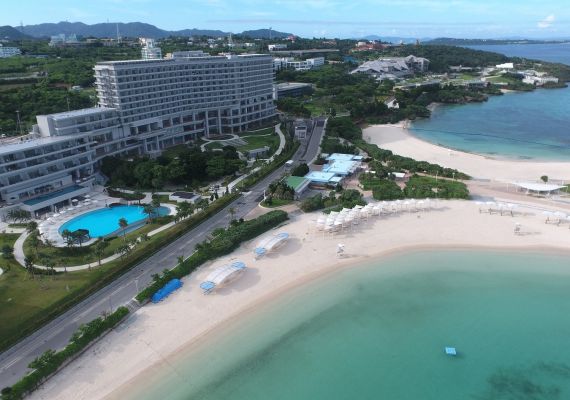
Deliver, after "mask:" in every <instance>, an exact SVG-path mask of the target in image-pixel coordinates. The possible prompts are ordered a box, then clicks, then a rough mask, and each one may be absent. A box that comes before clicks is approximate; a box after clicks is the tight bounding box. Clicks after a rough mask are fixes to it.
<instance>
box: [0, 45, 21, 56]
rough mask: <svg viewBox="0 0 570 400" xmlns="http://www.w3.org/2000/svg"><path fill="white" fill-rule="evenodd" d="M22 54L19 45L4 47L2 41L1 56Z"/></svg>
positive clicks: (0, 46)
mask: <svg viewBox="0 0 570 400" xmlns="http://www.w3.org/2000/svg"><path fill="white" fill-rule="evenodd" d="M20 54H22V52H21V51H20V49H19V48H17V47H4V46H3V45H2V43H0V58H8V57H14V56H19V55H20Z"/></svg>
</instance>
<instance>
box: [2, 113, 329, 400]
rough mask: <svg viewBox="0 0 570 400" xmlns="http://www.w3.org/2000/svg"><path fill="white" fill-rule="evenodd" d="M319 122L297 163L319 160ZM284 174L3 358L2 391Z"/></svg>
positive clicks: (243, 210) (247, 207)
mask: <svg viewBox="0 0 570 400" xmlns="http://www.w3.org/2000/svg"><path fill="white" fill-rule="evenodd" d="M317 121H322V122H321V123H319V122H317V123H316V127H315V129H314V130H313V131H312V132H311V134H310V135H309V136H308V137H307V138H306V139H304V140H303V141H301V146H300V147H299V149H298V150H297V152H296V153H295V155H294V156H293V160H295V161H298V160H301V159H311V158H313V157H315V156H316V155H317V152H318V150H319V143H320V141H321V138H322V136H323V134H324V118H321V119H318V120H317ZM313 153H314V154H313ZM284 172H285V167H280V168H278V169H276V170H275V171H274V172H272V173H271V174H269V175H268V176H267V177H265V178H264V179H263V180H261V181H260V182H259V183H257V184H256V185H254V186H253V187H252V188H251V189H250V191H249V192H247V193H244V194H243V195H242V196H240V197H239V198H238V199H237V200H236V201H234V202H232V203H230V204H228V206H227V207H226V208H225V209H224V210H222V211H220V212H219V213H218V214H216V215H214V216H213V217H211V218H209V219H208V220H206V221H204V222H203V223H201V224H200V225H198V226H197V227H196V228H194V229H192V230H191V231H189V232H188V233H186V234H185V235H183V236H181V237H180V238H178V239H176V240H174V241H173V242H172V243H171V244H170V245H168V246H166V247H163V248H162V249H160V250H159V251H157V252H156V253H155V254H153V255H152V256H151V257H149V258H148V259H146V260H145V261H143V262H141V263H140V264H138V265H137V266H136V267H134V268H132V269H131V270H129V271H127V272H125V274H123V275H122V276H120V277H119V278H117V279H116V280H114V281H113V282H111V283H110V284H109V285H107V286H105V287H104V288H102V289H100V290H99V291H97V292H95V293H94V294H92V295H91V296H89V297H88V298H86V299H85V300H83V301H82V302H80V303H79V304H77V305H75V306H74V307H72V308H71V309H69V310H68V311H66V312H65V313H63V314H62V315H60V316H59V317H57V318H55V319H54V320H52V321H51V322H50V323H48V324H46V325H44V326H43V327H42V328H41V329H39V330H38V331H36V332H34V333H33V334H31V335H29V336H27V337H26V338H24V339H23V340H22V341H21V342H19V343H17V344H16V345H14V346H13V347H11V348H10V349H8V350H6V351H5V352H4V353H2V354H0V388H3V387H6V386H10V385H12V384H14V383H15V382H17V381H18V380H19V379H20V378H21V377H22V376H23V375H24V374H25V373H26V372H27V371H28V364H29V363H30V362H31V361H32V360H33V359H34V358H36V357H37V356H39V355H41V354H42V353H43V352H44V351H46V350H49V349H61V348H63V347H64V346H65V345H66V344H67V343H68V341H69V338H70V337H71V335H72V334H73V332H75V331H76V330H77V328H78V327H79V325H81V324H84V323H86V322H89V321H91V320H93V319H95V318H97V317H99V316H100V315H101V313H103V312H108V311H109V310H110V309H115V308H116V307H117V306H119V305H123V304H127V303H128V302H129V301H130V300H131V299H132V298H133V297H134V296H135V295H136V294H137V293H138V292H139V291H140V290H141V289H142V288H144V287H145V286H146V285H148V284H149V283H150V282H151V281H152V275H153V274H156V273H161V272H162V271H163V270H164V269H165V268H172V267H174V266H175V265H176V264H177V258H178V257H179V256H183V257H188V256H190V255H191V254H192V253H193V251H194V247H195V246H196V244H197V243H200V242H202V241H203V240H204V239H205V237H206V236H207V235H208V234H209V233H210V232H212V231H213V230H214V229H216V228H219V227H225V226H227V224H228V223H229V214H228V213H227V212H226V211H225V210H227V209H228V208H229V207H233V208H234V210H235V211H236V214H235V218H243V217H245V216H246V215H247V214H249V213H250V212H251V211H252V210H254V209H256V208H257V207H258V203H259V202H260V201H261V198H262V196H263V191H264V190H265V189H266V188H267V186H269V184H270V183H271V182H273V181H274V180H276V179H277V178H279V177H280V176H282V175H283V173H284ZM76 398H79V397H76Z"/></svg>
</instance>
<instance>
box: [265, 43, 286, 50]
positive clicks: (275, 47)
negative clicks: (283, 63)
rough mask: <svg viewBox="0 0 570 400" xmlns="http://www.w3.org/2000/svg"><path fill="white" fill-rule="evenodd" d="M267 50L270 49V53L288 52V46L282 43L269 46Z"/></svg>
mask: <svg viewBox="0 0 570 400" xmlns="http://www.w3.org/2000/svg"><path fill="white" fill-rule="evenodd" d="M267 49H268V50H269V51H275V50H286V49H287V45H286V44H281V43H277V44H268V45H267Z"/></svg>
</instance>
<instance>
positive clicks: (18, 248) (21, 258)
mask: <svg viewBox="0 0 570 400" xmlns="http://www.w3.org/2000/svg"><path fill="white" fill-rule="evenodd" d="M91 198H92V199H99V198H100V196H99V195H98V194H96V195H93V196H92V197H91ZM100 200H107V202H111V201H110V200H113V202H116V200H117V199H114V198H111V197H108V196H105V195H102V197H101V198H100ZM103 204H105V203H104V202H103ZM161 206H163V207H167V208H168V209H169V210H170V214H169V215H174V214H176V207H175V206H174V205H172V204H161ZM100 208H102V207H98V206H97V207H90V208H85V210H82V211H81V212H79V213H75V214H69V215H66V216H65V217H63V218H62V219H59V220H56V222H55V223H54V224H53V227H54V228H51V229H50V232H49V233H48V235H49V236H47V238H48V239H49V240H50V241H52V243H53V245H54V246H57V247H65V246H67V244H66V243H65V241H64V240H63V237H62V236H61V235H60V234H59V232H58V230H59V227H60V226H61V225H63V224H64V223H66V222H67V221H69V220H71V219H73V218H75V217H77V216H79V215H82V214H85V213H88V212H91V211H94V210H97V209H100ZM174 224H175V223H174V222H169V223H168V224H166V225H163V226H161V227H159V228H157V229H155V230H153V231H151V232H149V233H148V236H151V237H152V236H154V235H156V234H157V233H160V232H162V231H164V230H166V229H168V228H170V227H171V226H173V225H174ZM29 235H30V234H29V233H28V232H27V231H25V230H24V232H23V233H22V235H20V237H19V238H18V239H17V240H16V242H15V243H14V258H15V259H16V261H17V262H18V263H19V264H20V265H22V266H24V267H25V265H26V263H25V259H26V256H25V254H24V242H25V241H26V239H27V238H28V236H29ZM44 237H46V236H44ZM52 237H53V240H52ZM96 241H97V239H96V238H95V239H90V240H89V241H87V242H85V243H83V245H84V246H89V245H90V244H93V243H95V242H96ZM119 257H120V255H119V254H113V255H112V256H109V257H107V258H104V259H102V260H101V265H103V264H106V263H108V262H111V261H113V260H116V259H117V258H119ZM98 266H99V263H98V262H97V261H94V262H92V263H87V264H82V265H74V266H66V267H55V268H54V270H55V271H57V272H72V271H81V270H85V269H90V268H96V267H98ZM34 267H35V268H38V269H47V267H45V266H43V265H38V264H34Z"/></svg>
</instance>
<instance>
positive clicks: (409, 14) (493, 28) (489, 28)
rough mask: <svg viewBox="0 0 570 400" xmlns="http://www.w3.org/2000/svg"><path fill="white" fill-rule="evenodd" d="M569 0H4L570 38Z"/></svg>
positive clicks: (135, 16)
mask: <svg viewBox="0 0 570 400" xmlns="http://www.w3.org/2000/svg"><path fill="white" fill-rule="evenodd" d="M568 1H569V0H541V1H536V0H159V1H157V0H48V1H46V0H19V1H16V0H2V5H1V7H0V10H1V12H0V25H12V26H17V25H20V22H23V24H24V25H32V24H38V23H44V22H59V21H69V22H84V23H87V24H93V23H99V22H146V23H150V24H153V25H155V26H157V27H159V28H162V29H166V30H179V29H186V28H200V29H219V30H223V31H227V32H234V33H237V32H241V31H243V30H248V29H260V28H269V27H271V28H273V29H274V30H277V31H281V32H289V33H294V34H296V35H299V36H302V37H339V38H357V37H364V36H367V35H380V36H397V37H411V38H428V37H431V38H435V37H456V38H505V37H524V38H561V37H566V38H570V3H569V2H568Z"/></svg>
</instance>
